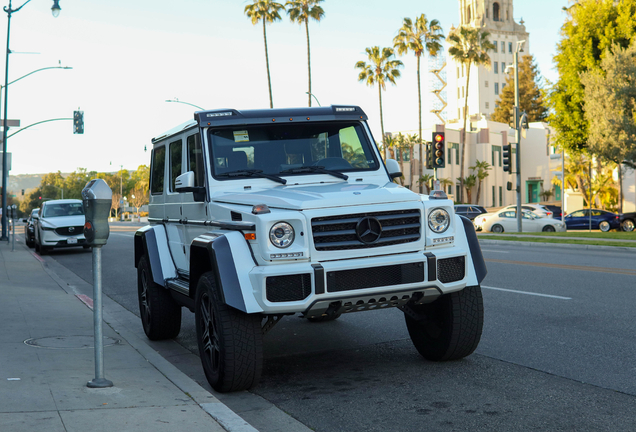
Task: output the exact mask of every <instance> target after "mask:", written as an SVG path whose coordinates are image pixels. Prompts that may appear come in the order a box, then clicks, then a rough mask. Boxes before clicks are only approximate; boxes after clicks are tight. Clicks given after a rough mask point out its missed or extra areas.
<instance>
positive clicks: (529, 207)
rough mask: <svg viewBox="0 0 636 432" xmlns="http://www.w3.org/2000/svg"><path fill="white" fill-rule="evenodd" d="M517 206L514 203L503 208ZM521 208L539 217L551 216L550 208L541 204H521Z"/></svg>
mask: <svg viewBox="0 0 636 432" xmlns="http://www.w3.org/2000/svg"><path fill="white" fill-rule="evenodd" d="M516 208H517V206H516V205H515V204H513V205H509V206H508V207H506V208H504V209H503V210H515V209H516ZM521 210H525V211H529V212H532V213H534V214H536V215H539V216H541V217H552V215H553V212H552V210H550V209H548V208H547V207H546V206H544V205H541V204H521Z"/></svg>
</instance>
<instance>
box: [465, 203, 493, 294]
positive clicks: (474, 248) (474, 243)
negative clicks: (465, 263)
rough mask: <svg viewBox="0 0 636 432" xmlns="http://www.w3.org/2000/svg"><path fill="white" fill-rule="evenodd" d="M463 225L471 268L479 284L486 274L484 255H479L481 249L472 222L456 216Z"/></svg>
mask: <svg viewBox="0 0 636 432" xmlns="http://www.w3.org/2000/svg"><path fill="white" fill-rule="evenodd" d="M458 216H459V218H460V219H461V221H462V224H463V225H464V232H465V233H466V240H468V247H469V248H470V256H471V257H472V259H473V266H474V268H475V276H476V277H477V281H478V282H479V283H480V284H481V281H483V280H484V278H485V277H486V275H487V274H488V269H487V268H486V261H485V260H484V255H483V254H482V253H481V247H480V246H479V240H478V239H477V233H476V232H475V226H474V225H473V222H472V221H471V220H470V219H468V218H467V217H466V216H462V215H458Z"/></svg>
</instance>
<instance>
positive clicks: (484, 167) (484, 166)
mask: <svg viewBox="0 0 636 432" xmlns="http://www.w3.org/2000/svg"><path fill="white" fill-rule="evenodd" d="M468 168H469V169H470V170H472V171H473V172H475V171H477V174H476V176H477V181H478V183H477V199H476V200H475V204H479V195H481V183H482V182H483V181H484V179H485V178H486V177H488V176H489V175H490V173H489V172H488V171H489V170H490V169H491V168H492V166H491V165H490V164H489V163H488V162H487V161H479V159H477V162H476V163H475V165H474V166H471V167H468Z"/></svg>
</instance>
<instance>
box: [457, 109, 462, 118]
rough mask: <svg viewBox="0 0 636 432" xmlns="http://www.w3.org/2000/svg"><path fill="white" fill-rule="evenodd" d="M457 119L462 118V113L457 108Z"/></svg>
mask: <svg viewBox="0 0 636 432" xmlns="http://www.w3.org/2000/svg"><path fill="white" fill-rule="evenodd" d="M457 118H462V113H461V111H460V110H459V108H457Z"/></svg>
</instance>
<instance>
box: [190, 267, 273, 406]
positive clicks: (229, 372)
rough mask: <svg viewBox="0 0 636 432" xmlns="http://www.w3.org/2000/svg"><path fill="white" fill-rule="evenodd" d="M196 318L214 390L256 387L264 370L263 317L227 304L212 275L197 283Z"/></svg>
mask: <svg viewBox="0 0 636 432" xmlns="http://www.w3.org/2000/svg"><path fill="white" fill-rule="evenodd" d="M236 289H238V287H236ZM194 315H195V321H196V331H197V343H198V345H199V357H201V364H202V365H203V371H204V372H205V376H206V378H207V380H208V382H209V383H210V385H211V386H212V388H214V390H216V391H218V392H222V393H224V392H232V391H239V390H247V389H249V388H251V387H253V386H255V385H256V384H257V383H258V381H259V380H260V378H261V373H262V371H263V332H262V329H261V320H262V316H261V315H260V314H247V313H245V312H242V311H239V310H237V309H234V308H233V307H231V306H228V305H226V304H225V303H224V302H223V301H222V296H221V293H220V292H219V289H218V288H217V286H216V283H215V280H214V275H213V274H212V273H211V272H208V273H205V274H203V275H202V276H201V279H199V283H198V284H197V293H196V302H195V310H194Z"/></svg>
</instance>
